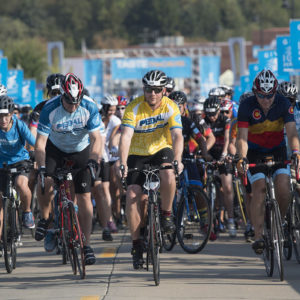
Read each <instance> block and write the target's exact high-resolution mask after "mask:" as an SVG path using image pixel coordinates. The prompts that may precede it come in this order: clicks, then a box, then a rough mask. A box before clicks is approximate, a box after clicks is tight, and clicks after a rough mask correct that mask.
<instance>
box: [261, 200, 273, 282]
mask: <svg viewBox="0 0 300 300" xmlns="http://www.w3.org/2000/svg"><path fill="white" fill-rule="evenodd" d="M272 224H273V213H272V208H271V206H270V205H269V204H267V205H266V211H265V222H264V229H263V239H264V241H265V249H264V251H263V260H264V264H265V268H266V272H267V275H268V276H269V277H272V276H273V271H274V247H273V243H272V233H271V226H272Z"/></svg>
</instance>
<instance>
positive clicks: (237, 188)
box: [234, 179, 247, 226]
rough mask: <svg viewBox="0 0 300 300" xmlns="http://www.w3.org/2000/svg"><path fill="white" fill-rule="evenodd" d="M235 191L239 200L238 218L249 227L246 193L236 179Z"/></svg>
mask: <svg viewBox="0 0 300 300" xmlns="http://www.w3.org/2000/svg"><path fill="white" fill-rule="evenodd" d="M234 190H235V194H236V198H237V200H238V208H239V209H238V213H237V215H238V218H239V219H242V220H243V222H244V225H245V226H246V225H247V218H246V213H245V211H246V210H245V192H244V189H243V187H242V186H241V182H240V181H239V180H238V179H236V180H235V184H234Z"/></svg>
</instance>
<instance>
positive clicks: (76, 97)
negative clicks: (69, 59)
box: [61, 73, 83, 104]
mask: <svg viewBox="0 0 300 300" xmlns="http://www.w3.org/2000/svg"><path fill="white" fill-rule="evenodd" d="M61 91H62V94H63V95H64V99H65V100H66V102H67V103H69V104H78V103H80V102H81V100H82V97H83V84H82V82H81V80H80V79H79V78H78V77H77V76H76V75H75V74H73V73H68V74H66V76H65V77H64V79H63V82H62V84H61Z"/></svg>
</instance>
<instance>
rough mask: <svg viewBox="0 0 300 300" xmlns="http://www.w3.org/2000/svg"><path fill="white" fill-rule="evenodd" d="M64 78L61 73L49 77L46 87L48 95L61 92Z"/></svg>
mask: <svg viewBox="0 0 300 300" xmlns="http://www.w3.org/2000/svg"><path fill="white" fill-rule="evenodd" d="M64 77H65V76H64V75H62V74H60V73H54V74H51V75H49V76H48V77H47V80H46V85H47V90H48V95H49V94H50V92H51V91H53V90H59V91H60V87H61V83H62V81H63V79H64Z"/></svg>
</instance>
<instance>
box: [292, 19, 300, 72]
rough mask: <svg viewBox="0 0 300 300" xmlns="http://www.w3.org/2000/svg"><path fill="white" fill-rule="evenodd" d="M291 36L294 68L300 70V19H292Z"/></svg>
mask: <svg viewBox="0 0 300 300" xmlns="http://www.w3.org/2000/svg"><path fill="white" fill-rule="evenodd" d="M290 36H291V47H292V64H293V67H294V69H296V70H300V20H291V21H290Z"/></svg>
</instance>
